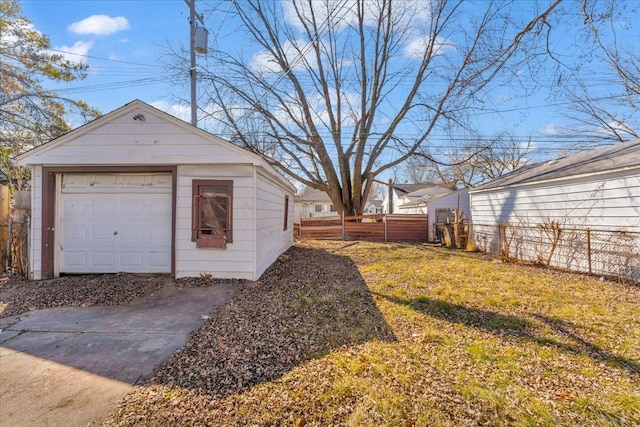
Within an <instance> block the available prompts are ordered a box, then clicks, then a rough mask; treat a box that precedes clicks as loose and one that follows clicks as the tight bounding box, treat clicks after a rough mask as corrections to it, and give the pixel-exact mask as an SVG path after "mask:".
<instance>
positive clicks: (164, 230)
mask: <svg viewBox="0 0 640 427" xmlns="http://www.w3.org/2000/svg"><path fill="white" fill-rule="evenodd" d="M106 175H109V176H105V177H103V176H99V174H95V175H91V174H87V175H78V176H72V175H65V176H64V177H63V183H65V184H66V185H65V187H63V188H62V194H61V201H60V204H59V206H60V210H61V211H60V230H61V232H60V248H59V258H58V259H59V269H60V272H61V273H116V272H131V273H168V272H171V239H172V233H171V227H172V220H171V216H172V209H171V206H172V196H171V185H172V179H171V174H165V175H158V174H155V175H138V176H135V175H131V174H129V175H118V174H106Z"/></svg>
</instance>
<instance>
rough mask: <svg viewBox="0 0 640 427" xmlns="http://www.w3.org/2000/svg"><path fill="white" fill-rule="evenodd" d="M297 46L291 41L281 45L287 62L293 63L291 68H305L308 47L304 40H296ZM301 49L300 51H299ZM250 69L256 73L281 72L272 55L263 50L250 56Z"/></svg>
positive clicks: (308, 51)
mask: <svg viewBox="0 0 640 427" xmlns="http://www.w3.org/2000/svg"><path fill="white" fill-rule="evenodd" d="M296 43H297V46H298V47H296V45H294V44H293V43H292V42H290V41H287V42H285V43H284V44H283V45H282V49H283V50H284V53H285V56H286V57H287V61H288V62H289V64H293V69H296V68H297V69H300V68H305V65H304V64H305V62H306V61H305V60H304V58H305V57H306V56H307V55H309V53H310V52H311V50H310V49H305V46H306V43H305V42H304V41H299V42H296ZM300 51H302V52H300ZM251 69H252V70H253V71H255V72H256V73H258V74H263V75H264V74H275V73H281V72H283V70H282V68H281V67H280V65H279V64H278V62H277V61H276V59H275V58H274V57H273V55H272V54H271V53H270V52H268V51H266V50H264V51H262V52H259V53H257V54H256V55H254V56H253V58H251Z"/></svg>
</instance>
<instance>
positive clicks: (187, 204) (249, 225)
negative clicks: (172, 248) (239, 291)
mask: <svg viewBox="0 0 640 427" xmlns="http://www.w3.org/2000/svg"><path fill="white" fill-rule="evenodd" d="M194 179H214V180H218V179H222V180H232V181H233V201H232V203H233V211H232V227H233V242H232V243H227V248H226V249H214V248H196V242H192V241H191V224H192V221H191V216H192V212H193V210H192V206H193V205H192V184H193V180H194ZM177 191H178V194H177V199H176V273H175V274H176V277H198V276H200V274H211V275H213V276H214V277H219V278H239V279H249V280H253V279H254V270H253V267H254V252H253V250H254V245H253V240H254V222H253V212H254V203H253V200H254V197H253V167H252V166H229V165H190V166H188V165H182V166H178V188H177Z"/></svg>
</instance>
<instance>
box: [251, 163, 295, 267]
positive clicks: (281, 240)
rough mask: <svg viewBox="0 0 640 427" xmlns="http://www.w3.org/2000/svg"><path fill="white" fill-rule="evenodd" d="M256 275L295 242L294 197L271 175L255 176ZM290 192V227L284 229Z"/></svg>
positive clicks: (288, 221) (288, 223) (260, 174)
mask: <svg viewBox="0 0 640 427" xmlns="http://www.w3.org/2000/svg"><path fill="white" fill-rule="evenodd" d="M256 188H257V191H256V205H257V209H256V214H257V221H256V254H257V257H256V274H257V277H256V279H257V278H258V277H259V276H260V275H262V273H264V271H265V270H266V269H267V268H268V267H269V266H270V265H271V264H272V263H273V262H274V261H275V260H276V259H277V258H278V256H280V254H281V253H282V252H284V251H286V250H287V249H289V247H291V245H293V197H292V196H291V195H290V193H288V192H286V191H285V190H284V189H283V188H282V187H281V186H279V185H277V184H276V183H275V182H273V181H272V180H271V179H270V178H269V177H267V176H265V175H264V174H262V173H260V172H258V173H257V176H256ZM286 195H289V205H288V210H289V214H288V220H287V229H286V230H285V229H284V201H285V196H286Z"/></svg>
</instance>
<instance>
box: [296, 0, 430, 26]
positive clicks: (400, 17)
mask: <svg viewBox="0 0 640 427" xmlns="http://www.w3.org/2000/svg"><path fill="white" fill-rule="evenodd" d="M309 3H311V5H312V6H313V15H312V14H311V9H310V7H311V6H310V4H309ZM431 3H432V2H431V1H427V0H404V1H401V2H398V3H394V5H393V9H392V13H393V19H394V21H395V22H396V23H399V24H401V25H410V26H421V25H419V24H418V21H420V22H421V23H424V22H426V21H427V20H428V19H429V17H430V16H431ZM383 4H384V3H383V2H382V1H371V0H370V1H366V2H364V8H365V9H364V25H365V26H375V25H376V23H377V21H378V20H377V17H378V16H380V14H381V13H386V11H385V12H381V11H380V8H381V6H382V5H383ZM295 5H296V6H297V8H298V10H297V11H296V8H295V7H294V2H293V1H292V0H286V1H283V7H284V19H285V21H286V22H288V23H289V24H292V25H293V26H295V27H296V28H298V29H300V30H302V29H303V25H302V22H301V19H300V18H299V17H298V14H300V15H301V16H302V20H304V22H306V23H310V22H311V17H312V16H313V17H314V18H315V20H316V22H321V23H323V24H326V23H327V22H328V23H330V24H331V25H330V26H331V27H333V28H336V29H339V30H340V29H344V28H346V27H348V26H350V25H354V24H356V23H357V19H358V16H357V10H358V8H357V6H356V5H357V2H356V1H354V0H346V1H345V0H323V1H314V2H296V3H295ZM324 28H326V25H324V26H320V30H323V29H324Z"/></svg>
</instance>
